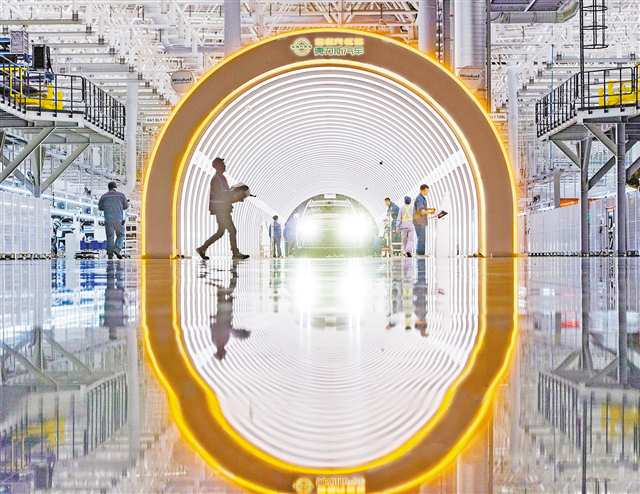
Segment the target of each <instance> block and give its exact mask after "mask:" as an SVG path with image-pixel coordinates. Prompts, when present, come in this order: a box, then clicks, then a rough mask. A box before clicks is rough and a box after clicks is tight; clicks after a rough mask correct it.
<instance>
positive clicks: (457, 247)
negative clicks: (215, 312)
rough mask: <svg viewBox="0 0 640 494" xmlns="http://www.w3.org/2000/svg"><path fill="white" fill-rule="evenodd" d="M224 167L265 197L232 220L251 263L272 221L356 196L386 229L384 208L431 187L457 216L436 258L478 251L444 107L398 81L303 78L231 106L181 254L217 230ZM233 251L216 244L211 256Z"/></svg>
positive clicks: (325, 74)
mask: <svg viewBox="0 0 640 494" xmlns="http://www.w3.org/2000/svg"><path fill="white" fill-rule="evenodd" d="M391 108H392V109H393V110H390V109H391ZM216 156H221V157H223V158H225V160H226V163H227V174H228V176H229V178H230V180H229V182H230V183H233V182H243V183H246V184H248V185H249V186H250V187H251V191H252V192H253V193H254V194H255V195H256V196H257V198H256V199H250V200H248V201H246V202H245V203H244V204H241V205H238V206H236V208H235V212H234V216H235V221H236V224H237V227H238V237H239V244H240V248H241V250H243V251H246V252H247V253H249V254H255V253H257V252H258V249H259V233H258V232H259V231H260V225H261V224H263V223H269V221H270V220H271V217H272V216H273V215H274V214H278V215H279V216H280V217H281V218H284V219H286V218H287V217H288V216H289V215H290V214H291V213H292V211H293V210H294V209H295V208H296V207H297V206H298V205H299V204H300V203H302V202H303V201H305V200H306V199H308V198H310V197H312V196H315V195H318V194H323V193H326V192H332V193H339V194H344V195H347V196H350V197H352V198H354V199H355V200H356V201H358V202H360V203H361V204H363V205H364V206H365V207H366V208H367V209H368V211H369V212H370V213H371V214H372V215H373V216H374V217H375V218H376V219H380V218H382V217H383V216H384V214H385V205H384V202H383V200H384V198H385V197H387V196H389V197H391V198H392V199H393V200H394V201H395V202H396V203H397V204H402V199H403V197H404V196H405V195H409V196H411V197H415V196H416V195H417V193H418V188H419V185H420V184H421V183H426V184H428V185H429V186H430V195H429V198H428V200H429V203H430V206H431V207H434V208H438V209H444V210H446V211H448V212H449V213H450V214H449V215H448V216H447V217H445V219H442V220H438V221H431V222H430V225H429V229H430V233H432V234H430V235H428V242H429V244H428V251H429V252H430V253H432V254H434V255H439V256H449V255H456V254H461V255H470V254H473V253H475V252H477V249H478V233H477V232H478V219H477V191H476V184H475V182H474V177H473V173H472V170H471V168H470V166H469V165H468V162H467V158H466V156H465V153H464V151H463V149H462V146H461V145H460V143H459V141H458V139H457V138H456V136H455V134H454V132H453V131H452V130H451V129H450V127H449V126H448V125H447V123H446V122H445V121H444V119H443V118H442V117H441V116H440V114H439V113H438V112H437V111H436V110H435V109H434V108H432V107H431V106H429V105H428V104H427V103H426V102H425V101H424V100H423V99H422V98H420V97H419V96H418V95H416V94H415V93H413V92H412V91H410V90H408V89H406V88H405V87H403V86H401V85H400V84H399V83H397V82H395V81H393V80H392V79H390V78H387V77H383V76H381V75H377V74H374V73H371V72H367V71H364V70H358V69H355V68H348V67H313V68H303V69H299V70H294V71H290V72H287V73H284V74H281V75H278V76H275V77H272V78H269V79H267V80H265V81H264V82H262V83H260V84H258V85H256V86H254V87H253V88H251V89H250V90H248V91H246V92H244V93H243V94H241V95H240V96H238V97H237V98H235V99H234V100H233V101H231V102H230V103H229V104H228V105H227V106H226V107H225V108H224V110H223V111H222V112H220V114H219V115H218V116H217V117H216V118H215V119H214V120H213V121H212V122H211V124H210V125H209V126H208V128H207V129H206V130H205V131H204V133H203V134H202V136H201V138H200V139H199V140H198V142H197V144H196V145H195V147H194V151H193V153H192V155H191V159H190V161H189V163H188V166H187V168H186V170H185V176H184V182H183V187H182V191H181V197H180V203H179V232H178V234H179V250H180V253H181V254H183V255H191V254H192V253H193V250H194V248H195V247H196V246H198V245H199V244H201V243H202V242H203V240H204V239H206V238H207V237H208V236H210V235H211V233H212V232H213V231H214V230H215V219H214V218H213V217H212V216H210V215H209V212H208V200H209V182H210V179H211V176H212V175H213V169H212V167H211V161H212V159H213V158H215V157H216ZM436 229H437V231H436ZM228 249H229V246H228V242H218V243H217V244H215V245H214V246H213V248H212V252H211V253H212V254H213V255H224V254H226V253H227V252H228Z"/></svg>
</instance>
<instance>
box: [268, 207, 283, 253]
mask: <svg viewBox="0 0 640 494" xmlns="http://www.w3.org/2000/svg"><path fill="white" fill-rule="evenodd" d="M269 238H270V239H271V257H282V246H281V244H282V225H281V224H280V222H279V221H278V215H275V216H274V217H273V223H271V225H269Z"/></svg>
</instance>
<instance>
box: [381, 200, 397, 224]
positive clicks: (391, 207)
mask: <svg viewBox="0 0 640 494" xmlns="http://www.w3.org/2000/svg"><path fill="white" fill-rule="evenodd" d="M384 203H385V204H386V206H387V218H388V219H389V227H390V228H391V231H395V230H396V229H397V228H398V215H399V214H400V208H399V207H398V205H397V204H396V203H395V202H393V201H392V200H391V198H390V197H386V198H385V199H384Z"/></svg>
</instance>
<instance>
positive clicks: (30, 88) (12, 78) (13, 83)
mask: <svg viewBox="0 0 640 494" xmlns="http://www.w3.org/2000/svg"><path fill="white" fill-rule="evenodd" d="M0 74H1V75H3V76H4V77H3V79H4V78H5V77H6V79H5V80H7V81H8V83H9V84H8V85H7V84H6V83H5V88H6V89H5V90H8V93H9V94H8V96H9V97H10V98H11V99H13V100H15V102H16V103H17V104H19V105H24V106H27V107H36V108H39V109H42V110H62V109H63V108H64V104H63V95H62V91H61V90H58V91H55V89H54V86H53V84H51V83H48V82H45V83H43V84H42V85H40V86H44V87H46V92H45V91H42V90H41V89H40V88H39V87H38V88H37V87H36V86H34V85H33V84H32V83H31V81H30V79H29V69H28V67H20V66H17V65H10V66H6V65H5V66H0ZM41 77H43V78H44V74H41Z"/></svg>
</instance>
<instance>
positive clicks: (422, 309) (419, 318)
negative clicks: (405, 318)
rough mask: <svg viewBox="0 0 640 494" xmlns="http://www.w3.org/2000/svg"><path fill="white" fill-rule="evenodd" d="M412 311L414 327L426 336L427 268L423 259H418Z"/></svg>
mask: <svg viewBox="0 0 640 494" xmlns="http://www.w3.org/2000/svg"><path fill="white" fill-rule="evenodd" d="M413 312H414V313H415V314H416V322H415V327H416V329H417V330H418V331H420V334H421V335H422V336H427V269H426V265H425V260H424V259H418V274H417V276H416V282H415V283H414V285H413Z"/></svg>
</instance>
